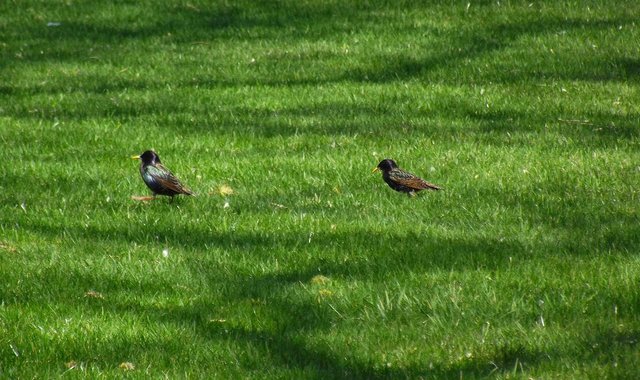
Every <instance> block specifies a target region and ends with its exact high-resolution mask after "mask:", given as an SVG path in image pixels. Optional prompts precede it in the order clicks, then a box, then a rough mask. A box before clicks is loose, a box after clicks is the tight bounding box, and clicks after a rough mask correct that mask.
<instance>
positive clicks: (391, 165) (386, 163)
mask: <svg viewBox="0 0 640 380" xmlns="http://www.w3.org/2000/svg"><path fill="white" fill-rule="evenodd" d="M397 167H398V165H397V164H396V162H395V161H394V160H392V159H390V158H386V159H384V160H382V161H380V163H379V164H378V166H376V167H375V168H373V172H377V171H379V170H381V171H382V172H388V171H389V170H391V169H395V168H397Z"/></svg>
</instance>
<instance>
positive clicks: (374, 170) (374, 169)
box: [371, 166, 380, 173]
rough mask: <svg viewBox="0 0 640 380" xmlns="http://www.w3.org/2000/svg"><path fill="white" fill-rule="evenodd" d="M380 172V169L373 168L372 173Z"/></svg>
mask: <svg viewBox="0 0 640 380" xmlns="http://www.w3.org/2000/svg"><path fill="white" fill-rule="evenodd" d="M379 171H380V168H379V167H377V166H376V167H375V168H373V170H372V171H371V173H375V172H379Z"/></svg>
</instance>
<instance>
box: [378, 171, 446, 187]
mask: <svg viewBox="0 0 640 380" xmlns="http://www.w3.org/2000/svg"><path fill="white" fill-rule="evenodd" d="M389 178H390V179H391V180H393V181H394V182H396V183H398V184H400V185H402V186H406V187H408V188H410V189H414V190H424V189H433V190H440V187H439V186H436V185H434V184H432V183H429V182H427V181H425V180H423V179H422V178H420V177H417V176H415V175H413V174H411V173H408V172H405V171H404V170H399V169H397V170H391V171H390V172H389Z"/></svg>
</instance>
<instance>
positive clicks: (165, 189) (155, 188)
mask: <svg viewBox="0 0 640 380" xmlns="http://www.w3.org/2000/svg"><path fill="white" fill-rule="evenodd" d="M133 158H136V159H139V160H140V161H141V162H140V175H141V176H142V180H143V181H144V183H145V184H146V185H147V187H148V188H149V189H151V192H153V196H154V197H155V196H156V195H157V194H160V195H166V196H170V197H173V196H174V195H177V194H184V195H193V192H192V191H191V190H189V189H188V188H187V187H186V186H184V185H183V184H182V183H181V182H180V180H178V178H176V176H175V175H173V173H171V171H170V170H169V169H167V168H166V167H165V166H164V165H162V163H161V162H160V157H159V156H158V155H157V154H156V152H154V151H152V150H148V151H146V152H144V153H142V154H141V155H139V156H134V157H133Z"/></svg>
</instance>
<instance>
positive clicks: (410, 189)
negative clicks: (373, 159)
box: [373, 159, 442, 196]
mask: <svg viewBox="0 0 640 380" xmlns="http://www.w3.org/2000/svg"><path fill="white" fill-rule="evenodd" d="M373 171H374V172H375V171H381V172H382V179H384V181H385V182H386V183H387V185H389V187H391V188H392V189H393V190H395V191H400V192H403V193H407V194H408V195H409V196H412V195H414V194H415V193H417V192H418V191H421V190H425V189H429V190H441V189H442V188H441V187H440V186H436V185H434V184H432V183H429V182H427V181H425V180H423V179H422V178H420V177H417V176H415V175H413V174H411V173H409V172H406V171H404V170H402V169H400V168H399V167H398V165H397V164H396V162H395V161H393V160H391V159H384V160H382V161H380V163H379V164H378V166H376V167H375V168H374V169H373Z"/></svg>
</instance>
